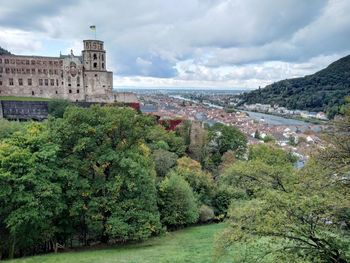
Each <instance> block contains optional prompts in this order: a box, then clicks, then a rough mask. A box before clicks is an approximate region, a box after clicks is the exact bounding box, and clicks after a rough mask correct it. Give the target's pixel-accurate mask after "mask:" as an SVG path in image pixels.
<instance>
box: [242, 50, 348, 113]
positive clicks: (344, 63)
mask: <svg viewBox="0 0 350 263" xmlns="http://www.w3.org/2000/svg"><path fill="white" fill-rule="evenodd" d="M346 95H350V55H348V56H346V57H343V58H341V59H339V60H337V61H335V62H333V63H332V64H330V65H329V66H328V67H327V68H325V69H323V70H320V71H318V72H316V73H315V74H312V75H308V76H305V77H302V78H294V79H286V80H282V81H278V82H275V83H273V84H271V85H268V86H266V87H265V88H263V89H258V90H254V91H251V92H249V93H245V94H242V95H241V97H240V98H241V99H242V102H240V105H242V104H244V103H246V104H254V103H263V104H271V105H273V104H278V105H279V106H283V107H287V108H289V109H300V110H307V111H324V112H326V113H327V115H328V116H329V117H331V118H332V117H333V116H334V115H335V114H336V113H337V112H338V111H339V106H340V105H341V104H343V103H344V97H345V96H346Z"/></svg>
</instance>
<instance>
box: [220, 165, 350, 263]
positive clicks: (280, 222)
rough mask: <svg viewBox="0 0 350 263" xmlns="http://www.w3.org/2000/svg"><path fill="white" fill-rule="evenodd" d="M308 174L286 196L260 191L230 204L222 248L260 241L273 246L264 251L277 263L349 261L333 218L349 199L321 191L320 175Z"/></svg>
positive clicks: (336, 191)
mask: <svg viewBox="0 0 350 263" xmlns="http://www.w3.org/2000/svg"><path fill="white" fill-rule="evenodd" d="M308 169H310V170H308V171H303V172H302V174H300V175H298V176H297V178H296V179H297V180H292V181H291V182H290V183H287V184H285V186H284V188H285V189H286V191H282V190H281V189H270V190H268V189H267V190H265V191H263V190H262V191H261V192H260V195H259V198H253V199H249V200H243V201H240V202H233V203H232V206H231V209H230V212H229V215H230V224H231V225H230V228H229V230H228V232H226V234H225V235H226V238H223V239H222V240H223V243H222V244H221V247H226V246H228V245H230V244H232V243H233V242H242V241H244V242H248V243H249V242H254V241H255V240H258V239H261V238H262V237H264V238H269V240H270V243H273V244H275V245H274V246H273V247H268V246H266V248H265V249H266V253H268V254H273V255H274V256H275V258H277V259H279V260H276V261H278V262H284V261H282V259H283V258H285V256H286V255H289V257H290V259H289V260H288V261H287V260H286V262H290V261H291V259H294V260H297V259H298V260H303V261H302V262H334V263H335V262H338V263H345V262H349V254H348V253H349V245H350V242H349V240H348V239H347V238H346V237H345V236H344V235H346V233H344V230H342V227H341V221H340V220H339V219H338V216H337V215H338V213H339V211H342V210H343V209H344V208H349V201H348V200H349V199H348V197H349V196H348V195H347V199H344V197H345V196H344V192H342V191H339V189H337V188H333V187H330V188H329V187H328V188H325V186H326V184H325V183H326V181H323V180H324V179H325V178H326V177H324V176H323V175H322V174H321V173H322V171H318V175H317V176H316V177H315V174H314V173H313V172H315V170H314V169H315V168H308ZM317 170H319V168H318V169H317ZM310 172H312V173H310ZM320 175H321V176H320ZM315 181H316V182H315ZM321 187H322V188H321ZM339 200H346V201H345V202H339ZM298 262H299V261H298Z"/></svg>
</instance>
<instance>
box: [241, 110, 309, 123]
mask: <svg viewBox="0 0 350 263" xmlns="http://www.w3.org/2000/svg"><path fill="white" fill-rule="evenodd" d="M244 112H246V113H248V114H249V116H250V117H251V118H252V119H254V120H258V121H261V122H265V123H267V124H270V125H298V126H310V125H312V124H311V123H308V122H305V121H299V120H295V119H288V118H284V117H280V116H276V115H271V114H265V113H260V112H253V111H244Z"/></svg>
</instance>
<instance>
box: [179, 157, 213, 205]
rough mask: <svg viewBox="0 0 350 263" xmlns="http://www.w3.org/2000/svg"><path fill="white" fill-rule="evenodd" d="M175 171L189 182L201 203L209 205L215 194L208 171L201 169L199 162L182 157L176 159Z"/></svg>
mask: <svg viewBox="0 0 350 263" xmlns="http://www.w3.org/2000/svg"><path fill="white" fill-rule="evenodd" d="M175 171H176V173H177V174H178V175H180V176H182V177H183V178H184V179H185V180H186V181H187V182H188V183H189V185H190V186H191V187H192V189H193V191H194V193H195V195H196V196H197V199H198V200H199V201H200V202H201V203H203V204H206V205H211V202H212V198H213V196H214V194H215V184H214V180H213V178H212V176H211V174H210V173H208V172H204V171H202V167H201V165H200V163H199V162H197V161H195V160H192V159H191V158H189V157H182V158H180V159H178V160H177V166H176V169H175Z"/></svg>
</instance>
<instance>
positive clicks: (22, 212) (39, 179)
mask: <svg viewBox="0 0 350 263" xmlns="http://www.w3.org/2000/svg"><path fill="white" fill-rule="evenodd" d="M57 149H58V146H57V145H56V144H54V143H52V142H49V140H47V132H46V126H45V125H44V124H39V123H31V124H29V125H27V126H26V127H25V128H24V130H23V132H18V133H16V134H15V135H13V136H12V137H10V138H9V139H7V140H6V141H2V142H0V233H1V240H0V258H1V254H3V255H4V256H6V255H8V256H9V257H10V258H13V257H14V255H16V254H17V255H18V254H32V253H33V252H34V251H33V249H35V247H36V246H37V245H42V244H46V243H47V242H50V244H52V243H54V240H56V236H57V233H58V230H57V227H56V226H55V219H56V218H57V217H58V215H59V214H60V213H61V211H62V210H63V209H64V207H65V204H64V203H63V202H62V199H61V198H62V189H61V186H60V184H59V183H58V181H59V177H58V167H57V165H56V163H55V160H56V154H57ZM43 252H46V250H43Z"/></svg>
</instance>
